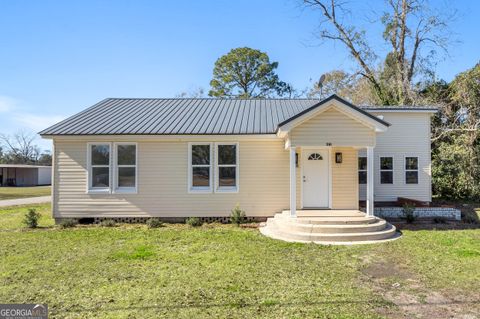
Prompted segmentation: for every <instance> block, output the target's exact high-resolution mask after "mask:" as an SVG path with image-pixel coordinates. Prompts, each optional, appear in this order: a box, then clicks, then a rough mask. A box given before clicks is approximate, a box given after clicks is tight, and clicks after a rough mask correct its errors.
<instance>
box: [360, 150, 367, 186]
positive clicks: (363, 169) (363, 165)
mask: <svg viewBox="0 0 480 319" xmlns="http://www.w3.org/2000/svg"><path fill="white" fill-rule="evenodd" d="M358 183H359V184H367V158H366V157H359V158H358Z"/></svg>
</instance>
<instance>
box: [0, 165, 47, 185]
mask: <svg viewBox="0 0 480 319" xmlns="http://www.w3.org/2000/svg"><path fill="white" fill-rule="evenodd" d="M51 183H52V167H51V166H39V165H26V164H0V186H42V185H50V184H51Z"/></svg>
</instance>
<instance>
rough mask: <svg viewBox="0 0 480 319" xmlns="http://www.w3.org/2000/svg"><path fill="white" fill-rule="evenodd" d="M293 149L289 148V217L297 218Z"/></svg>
mask: <svg viewBox="0 0 480 319" xmlns="http://www.w3.org/2000/svg"><path fill="white" fill-rule="evenodd" d="M295 150H296V149H295V147H290V217H297V175H296V165H295V153H296V152H295Z"/></svg>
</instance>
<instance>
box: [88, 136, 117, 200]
mask: <svg viewBox="0 0 480 319" xmlns="http://www.w3.org/2000/svg"><path fill="white" fill-rule="evenodd" d="M94 145H108V147H109V149H110V152H109V156H108V162H109V163H108V184H109V187H92V173H93V165H92V156H91V155H92V146H94ZM112 157H113V156H112V143H110V142H88V143H87V170H88V171H87V189H86V193H87V194H111V193H112ZM95 167H107V165H95Z"/></svg>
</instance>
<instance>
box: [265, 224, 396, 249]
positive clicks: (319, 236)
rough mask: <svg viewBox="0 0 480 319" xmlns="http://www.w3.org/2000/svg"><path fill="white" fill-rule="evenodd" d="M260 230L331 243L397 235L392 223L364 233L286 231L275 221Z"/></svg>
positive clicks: (290, 238)
mask: <svg viewBox="0 0 480 319" xmlns="http://www.w3.org/2000/svg"><path fill="white" fill-rule="evenodd" d="M260 231H261V232H262V233H263V234H264V235H266V236H269V237H272V238H275V239H280V240H285V241H292V242H305V243H307V242H313V243H320V244H329V243H361V242H365V243H370V242H374V241H382V240H386V239H391V238H394V237H395V235H396V228H395V226H393V225H391V224H387V226H386V228H385V229H383V230H381V231H376V232H364V233H307V232H299V231H285V230H282V229H279V228H278V227H277V226H276V225H274V224H273V223H270V224H268V223H267V225H266V226H265V227H262V228H261V229H260Z"/></svg>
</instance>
